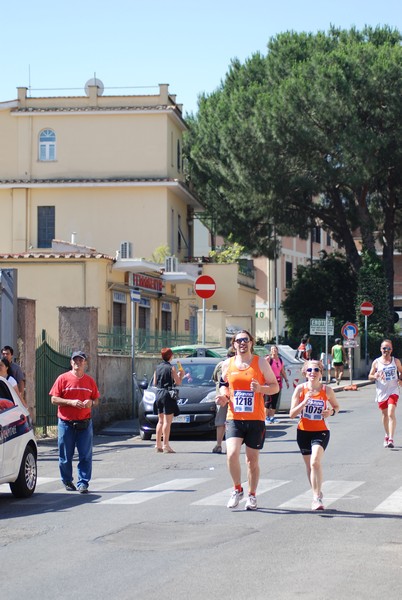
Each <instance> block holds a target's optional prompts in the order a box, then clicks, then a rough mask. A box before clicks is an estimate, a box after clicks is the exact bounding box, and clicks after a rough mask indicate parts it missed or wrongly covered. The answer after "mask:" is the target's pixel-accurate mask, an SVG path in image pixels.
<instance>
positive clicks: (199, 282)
mask: <svg viewBox="0 0 402 600" xmlns="http://www.w3.org/2000/svg"><path fill="white" fill-rule="evenodd" d="M194 289H195V293H196V294H197V296H199V297H200V298H204V299H205V298H211V296H213V295H214V294H215V291H216V283H215V279H213V278H212V277H210V276H209V275H200V276H199V277H198V278H197V279H196V281H195V284H194Z"/></svg>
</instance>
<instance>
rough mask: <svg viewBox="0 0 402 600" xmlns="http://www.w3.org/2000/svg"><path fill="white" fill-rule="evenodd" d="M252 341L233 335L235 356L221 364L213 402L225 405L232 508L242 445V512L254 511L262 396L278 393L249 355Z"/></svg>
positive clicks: (238, 492) (268, 372)
mask: <svg viewBox="0 0 402 600" xmlns="http://www.w3.org/2000/svg"><path fill="white" fill-rule="evenodd" d="M253 345H254V338H253V337H252V335H251V334H250V333H249V332H248V331H246V330H242V331H239V332H237V333H236V335H235V336H233V339H232V346H233V347H234V349H235V352H236V355H235V356H233V357H232V358H228V359H226V360H225V362H224V363H223V365H222V376H221V382H220V383H221V386H220V389H219V395H218V396H217V397H216V403H217V404H219V405H220V406H226V405H228V412H227V420H226V452H227V462H228V467H229V472H230V475H231V477H232V480H233V486H234V489H233V493H232V495H231V497H230V499H229V502H228V504H227V507H228V508H236V507H237V506H238V504H239V502H240V500H241V499H242V498H243V495H244V490H243V487H242V484H241V467H240V450H241V446H242V444H245V446H246V463H247V478H248V498H247V501H246V505H245V509H246V510H256V508H257V498H256V492H257V486H258V481H259V476H260V467H259V454H260V450H261V449H262V448H263V446H264V440H265V407H264V394H268V395H272V394H276V393H277V392H278V391H279V386H278V382H277V380H276V377H275V375H274V373H273V371H272V369H271V367H270V366H269V364H268V363H267V361H266V360H265V358H264V357H262V356H256V355H255V354H253V347H254V346H253Z"/></svg>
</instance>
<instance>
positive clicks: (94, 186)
mask: <svg viewBox="0 0 402 600" xmlns="http://www.w3.org/2000/svg"><path fill="white" fill-rule="evenodd" d="M103 92H104V88H103V84H102V82H100V81H99V80H98V79H93V80H90V81H89V82H87V85H86V86H85V94H84V93H83V94H82V95H81V96H75V97H65V96H62V97H30V95H29V94H28V90H27V88H18V97H17V99H16V100H12V101H7V102H0V206H1V215H2V225H3V227H2V236H1V238H0V268H15V269H17V270H18V295H19V297H25V298H30V299H34V300H35V301H36V322H37V327H36V329H37V333H38V334H39V333H40V332H41V331H42V330H43V329H45V330H46V331H47V332H48V334H49V336H50V337H52V338H53V339H58V337H59V336H58V333H59V332H58V307H59V306H93V307H96V308H98V317H99V325H100V327H101V328H105V329H108V330H112V329H113V330H117V329H119V328H121V329H122V330H123V331H124V330H125V329H126V328H127V329H128V330H129V329H130V327H131V325H132V323H133V322H134V323H135V326H136V328H138V329H140V330H143V331H144V332H149V333H152V332H155V334H158V333H163V332H172V333H174V334H183V335H188V336H189V337H192V338H193V339H196V337H197V333H198V339H200V322H199V310H200V308H201V307H202V300H201V299H200V298H199V297H198V296H197V295H196V294H195V293H194V286H193V284H194V282H195V280H196V278H197V276H198V275H200V273H201V272H205V269H206V265H202V266H201V267H200V265H199V264H198V263H197V261H196V260H195V259H194V239H193V238H194V213H195V212H200V211H202V209H203V207H202V205H201V204H200V203H199V201H198V199H197V198H196V197H195V196H194V194H193V193H192V192H191V191H190V189H189V187H188V186H187V184H186V180H185V173H184V171H183V158H182V136H183V132H184V131H185V130H186V123H185V121H184V119H183V115H182V107H181V105H180V104H177V102H176V98H175V96H174V95H171V94H170V93H169V89H168V85H167V84H160V85H159V89H158V93H156V94H154V95H135V96H131V95H130V96H110V95H106V94H104V93H103ZM162 247H165V248H168V253H169V257H168V259H167V260H166V261H165V263H164V264H157V263H155V259H154V255H155V251H156V250H157V249H158V248H159V249H160V248H162ZM216 268H217V269H218V271H216ZM208 269H212V275H213V276H216V277H217V279H218V288H217V295H216V297H214V298H211V299H210V301H208V303H209V306H208V308H209V309H211V310H214V311H216V309H217V307H219V310H220V311H222V314H221V316H220V318H219V323H218V322H217V321H216V315H217V313H214V314H213V315H211V317H210V319H209V321H210V323H211V333H210V335H211V336H212V337H211V340H216V339H218V338H219V339H220V340H222V341H223V340H224V339H225V330H226V329H227V328H230V327H231V326H232V325H236V324H237V325H238V326H246V325H247V327H251V328H252V329H254V324H255V294H256V289H255V284H254V281H253V279H252V278H251V280H250V279H249V278H248V279H247V278H246V280H247V282H246V284H245V285H244V281H243V280H242V275H241V273H240V272H239V269H238V265H237V264H236V265H226V266H225V265H216V267H214V266H213V265H208ZM133 290H138V291H139V292H140V300H139V302H134V301H133V295H132V294H131V292H132V291H133ZM132 309H134V311H135V312H134V313H133V312H132ZM212 323H213V324H212ZM218 328H219V331H218ZM208 339H209V338H208V337H207V340H208ZM167 341H168V338H167Z"/></svg>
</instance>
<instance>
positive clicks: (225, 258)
mask: <svg viewBox="0 0 402 600" xmlns="http://www.w3.org/2000/svg"><path fill="white" fill-rule="evenodd" d="M243 251H244V248H243V246H240V244H238V243H237V242H234V243H233V244H232V243H230V242H227V243H225V244H224V246H223V247H222V248H218V249H217V250H211V251H210V253H209V254H208V256H209V257H210V258H211V259H212V261H213V262H216V263H234V262H238V260H239V259H240V257H241V255H242V254H243Z"/></svg>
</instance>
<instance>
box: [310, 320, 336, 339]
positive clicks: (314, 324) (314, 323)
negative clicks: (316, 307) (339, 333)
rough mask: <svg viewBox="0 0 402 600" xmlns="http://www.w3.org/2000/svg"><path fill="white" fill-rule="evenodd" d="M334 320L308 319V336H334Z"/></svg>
mask: <svg viewBox="0 0 402 600" xmlns="http://www.w3.org/2000/svg"><path fill="white" fill-rule="evenodd" d="M334 324H335V319H334V318H333V317H329V318H327V319H310V335H326V333H327V332H328V335H334Z"/></svg>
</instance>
